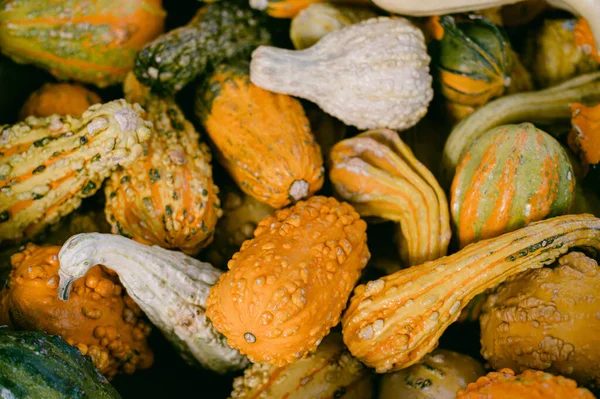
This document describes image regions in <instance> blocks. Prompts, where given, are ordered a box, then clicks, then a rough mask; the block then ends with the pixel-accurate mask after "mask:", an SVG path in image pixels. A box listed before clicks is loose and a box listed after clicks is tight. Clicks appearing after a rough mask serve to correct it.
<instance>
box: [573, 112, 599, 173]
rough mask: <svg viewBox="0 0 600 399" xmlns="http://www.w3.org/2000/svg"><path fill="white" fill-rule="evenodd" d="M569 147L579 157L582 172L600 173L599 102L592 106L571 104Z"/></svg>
mask: <svg viewBox="0 0 600 399" xmlns="http://www.w3.org/2000/svg"><path fill="white" fill-rule="evenodd" d="M571 112H572V118H571V124H572V126H573V129H572V130H571V132H570V133H569V136H568V141H569V147H570V148H571V149H572V150H573V151H574V152H575V153H577V154H579V158H580V159H581V164H582V165H583V168H584V173H585V174H588V173H589V172H592V174H600V103H598V104H596V105H593V106H589V107H588V106H586V105H584V104H579V103H574V104H571Z"/></svg>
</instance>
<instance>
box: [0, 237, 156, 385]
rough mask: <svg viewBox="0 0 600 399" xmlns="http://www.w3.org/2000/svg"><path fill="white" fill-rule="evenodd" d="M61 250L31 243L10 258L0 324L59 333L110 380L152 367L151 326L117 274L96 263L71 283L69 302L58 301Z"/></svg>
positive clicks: (0, 312) (14, 327)
mask: <svg viewBox="0 0 600 399" xmlns="http://www.w3.org/2000/svg"><path fill="white" fill-rule="evenodd" d="M59 250H60V247H59V246H45V247H40V246H37V245H34V244H29V245H28V246H27V247H26V248H25V250H24V251H23V252H20V253H17V254H15V255H13V256H12V259H11V261H12V264H13V269H12V271H11V273H10V276H9V279H8V281H7V283H6V285H5V287H4V288H3V290H2V292H1V293H0V324H7V325H8V326H9V327H10V328H13V329H19V330H42V331H46V332H48V333H50V334H56V335H60V336H61V337H63V338H64V339H65V340H66V341H67V342H68V343H69V344H71V345H74V346H77V348H79V350H80V351H81V353H83V354H84V355H88V356H90V357H91V358H92V360H93V362H94V364H95V365H96V367H97V368H98V370H99V371H100V372H101V373H102V374H104V375H106V376H107V377H109V378H110V377H113V376H114V375H115V374H116V373H118V372H122V373H126V374H131V373H133V372H134V371H135V370H137V369H144V368H148V367H150V366H151V365H152V363H153V354H152V351H151V350H150V348H149V347H148V343H147V337H148V335H149V334H150V325H149V324H148V323H147V322H146V321H144V320H143V315H142V312H141V310H140V308H139V307H138V306H137V305H136V304H135V302H133V300H132V299H131V298H130V297H129V296H128V295H127V294H126V292H125V290H124V289H123V286H122V285H121V284H120V283H119V280H118V277H116V275H115V274H114V273H112V272H110V271H109V270H108V269H105V268H102V267H101V266H97V267H94V268H93V269H91V270H90V271H89V272H88V273H87V274H86V276H85V278H84V279H81V280H79V281H77V282H75V283H74V284H73V286H72V288H71V290H72V292H71V301H69V302H63V301H61V300H59V299H58V282H59V277H58V269H59V263H58V252H59Z"/></svg>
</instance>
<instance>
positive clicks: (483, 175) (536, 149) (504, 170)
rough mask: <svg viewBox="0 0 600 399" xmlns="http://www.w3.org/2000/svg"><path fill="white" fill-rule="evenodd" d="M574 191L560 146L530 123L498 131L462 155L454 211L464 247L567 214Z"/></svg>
mask: <svg viewBox="0 0 600 399" xmlns="http://www.w3.org/2000/svg"><path fill="white" fill-rule="evenodd" d="M574 191H575V176H574V173H573V167H572V166H571V161H570V160H569V157H568V155H567V153H566V152H565V150H564V149H563V148H562V146H561V145H560V143H559V142H558V141H556V139H554V138H553V137H552V136H550V135H549V134H547V133H545V132H544V131H542V130H540V129H537V128H536V127H535V126H533V125H532V124H531V123H523V124H520V125H502V126H498V127H496V128H494V129H492V130H490V131H488V132H486V133H485V134H483V135H482V136H480V137H478V138H477V139H476V140H475V141H474V142H473V143H472V144H471V146H470V147H469V149H468V150H467V151H466V152H465V153H464V154H463V156H462V158H461V161H460V163H459V164H458V167H457V168H456V174H455V175H454V181H453V182H452V187H451V189H450V192H451V200H450V209H451V213H452V219H453V221H454V226H455V228H456V231H457V234H458V239H459V242H460V246H461V247H464V246H465V245H467V244H470V243H472V242H476V241H479V240H481V239H485V238H492V237H496V236H498V235H500V234H504V233H506V232H509V231H513V230H516V229H519V228H521V227H523V226H526V225H528V224H529V223H531V222H535V221H537V220H541V219H545V218H549V217H553V216H558V215H563V214H565V213H567V212H568V211H569V208H570V206H571V202H572V200H573V196H574Z"/></svg>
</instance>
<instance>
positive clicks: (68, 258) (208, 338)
mask: <svg viewBox="0 0 600 399" xmlns="http://www.w3.org/2000/svg"><path fill="white" fill-rule="evenodd" d="M58 260H59V263H60V268H59V271H58V275H59V277H60V282H59V289H58V294H59V297H60V298H61V299H63V300H67V299H68V296H69V292H70V287H71V284H72V283H73V282H74V281H75V280H77V279H79V278H81V277H83V276H84V275H85V274H86V273H87V271H88V270H89V269H90V268H92V267H94V266H95V265H98V264H102V265H104V266H106V267H107V268H109V269H112V270H114V271H115V272H116V273H117V274H118V275H119V279H120V280H121V283H122V284H123V286H124V287H125V289H126V290H127V293H128V294H129V295H130V296H131V298H132V299H133V300H134V301H135V303H137V304H138V306H139V307H140V309H142V311H143V312H144V313H145V314H146V316H148V319H150V321H151V322H152V324H154V325H155V326H156V327H158V328H159V329H160V330H161V331H162V332H163V334H164V335H165V337H166V338H167V339H168V340H169V341H170V342H171V344H172V345H173V346H174V347H175V348H176V349H177V351H178V352H179V354H180V355H181V357H183V359H184V360H186V361H187V362H188V363H190V364H193V365H194V364H196V365H200V366H202V367H205V368H208V369H211V370H213V371H215V372H217V373H227V372H230V371H236V370H241V369H243V368H244V367H246V366H247V365H248V363H249V362H248V359H247V358H246V357H245V356H243V355H241V354H240V353H239V352H238V351H237V350H235V349H232V348H230V347H229V346H228V345H227V342H226V339H225V337H223V336H222V335H221V334H219V333H218V332H217V331H216V330H215V329H214V327H213V325H212V324H211V323H210V321H209V320H208V318H207V317H206V315H205V307H206V298H207V297H208V293H209V291H210V288H211V287H212V286H213V285H214V284H215V283H216V282H217V280H218V279H219V276H221V274H222V273H223V272H222V271H221V270H219V269H216V268H214V267H213V266H211V265H210V264H209V263H205V262H200V261H199V260H196V259H194V258H192V257H191V256H188V255H186V254H184V253H182V252H178V251H170V250H167V249H164V248H161V247H159V246H156V245H155V246H147V245H144V244H140V243H138V242H135V241H133V240H130V239H129V238H125V237H123V236H119V235H112V234H100V233H83V234H77V235H74V236H73V237H71V238H69V239H68V240H67V242H65V244H64V245H63V247H62V248H61V250H60V252H59V254H58Z"/></svg>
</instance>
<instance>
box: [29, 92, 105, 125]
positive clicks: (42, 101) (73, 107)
mask: <svg viewBox="0 0 600 399" xmlns="http://www.w3.org/2000/svg"><path fill="white" fill-rule="evenodd" d="M100 102H102V100H101V99H100V96H99V95H98V94H96V93H94V92H93V91H91V90H88V89H87V88H85V87H84V86H82V85H79V84H74V83H46V84H44V85H43V86H42V87H40V88H39V89H38V90H36V91H34V92H33V93H31V95H30V96H29V97H28V98H27V100H26V101H25V104H23V107H22V108H21V111H20V112H19V119H20V120H24V119H25V118H27V117H28V116H37V117H42V118H43V117H46V116H50V115H54V114H58V115H71V116H73V117H75V118H79V117H80V116H81V114H83V113H84V111H85V110H86V109H88V108H89V107H91V106H92V105H94V104H98V103H100Z"/></svg>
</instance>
